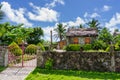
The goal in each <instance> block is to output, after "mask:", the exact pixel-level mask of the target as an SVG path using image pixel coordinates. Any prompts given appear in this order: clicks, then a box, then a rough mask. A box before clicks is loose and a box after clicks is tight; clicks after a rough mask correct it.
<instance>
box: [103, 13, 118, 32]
mask: <svg viewBox="0 0 120 80" xmlns="http://www.w3.org/2000/svg"><path fill="white" fill-rule="evenodd" d="M117 25H120V13H116V14H115V15H113V17H112V18H111V19H110V21H109V22H107V23H105V27H107V28H108V29H110V30H111V31H112V32H113V30H114V29H116V28H118V27H117Z"/></svg>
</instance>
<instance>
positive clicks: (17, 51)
mask: <svg viewBox="0 0 120 80" xmlns="http://www.w3.org/2000/svg"><path fill="white" fill-rule="evenodd" d="M9 50H10V52H11V53H12V54H14V55H16V56H20V55H21V54H22V49H21V48H20V47H19V46H18V45H17V44H16V43H15V42H12V43H11V44H10V45H9Z"/></svg>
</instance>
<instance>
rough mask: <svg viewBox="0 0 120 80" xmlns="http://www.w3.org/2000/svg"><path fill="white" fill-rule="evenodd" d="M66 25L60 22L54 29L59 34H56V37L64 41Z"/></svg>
mask: <svg viewBox="0 0 120 80" xmlns="http://www.w3.org/2000/svg"><path fill="white" fill-rule="evenodd" d="M65 27H66V26H63V24H62V23H59V24H58V25H57V28H55V29H54V31H55V32H56V33H57V34H55V37H56V38H59V39H60V41H62V40H63V39H64V38H65V32H66V29H65Z"/></svg>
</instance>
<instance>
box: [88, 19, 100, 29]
mask: <svg viewBox="0 0 120 80" xmlns="http://www.w3.org/2000/svg"><path fill="white" fill-rule="evenodd" d="M87 25H88V26H89V27H90V28H98V27H99V25H100V23H99V22H98V20H95V19H92V20H91V21H89V22H88V23H87Z"/></svg>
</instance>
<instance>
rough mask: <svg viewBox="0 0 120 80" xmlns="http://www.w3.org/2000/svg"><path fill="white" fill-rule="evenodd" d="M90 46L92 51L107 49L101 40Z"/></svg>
mask: <svg viewBox="0 0 120 80" xmlns="http://www.w3.org/2000/svg"><path fill="white" fill-rule="evenodd" d="M92 46H93V49H94V50H99V49H103V50H105V49H106V48H107V44H106V43H105V42H103V41H102V40H95V41H94V42H93V44H92Z"/></svg>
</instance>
